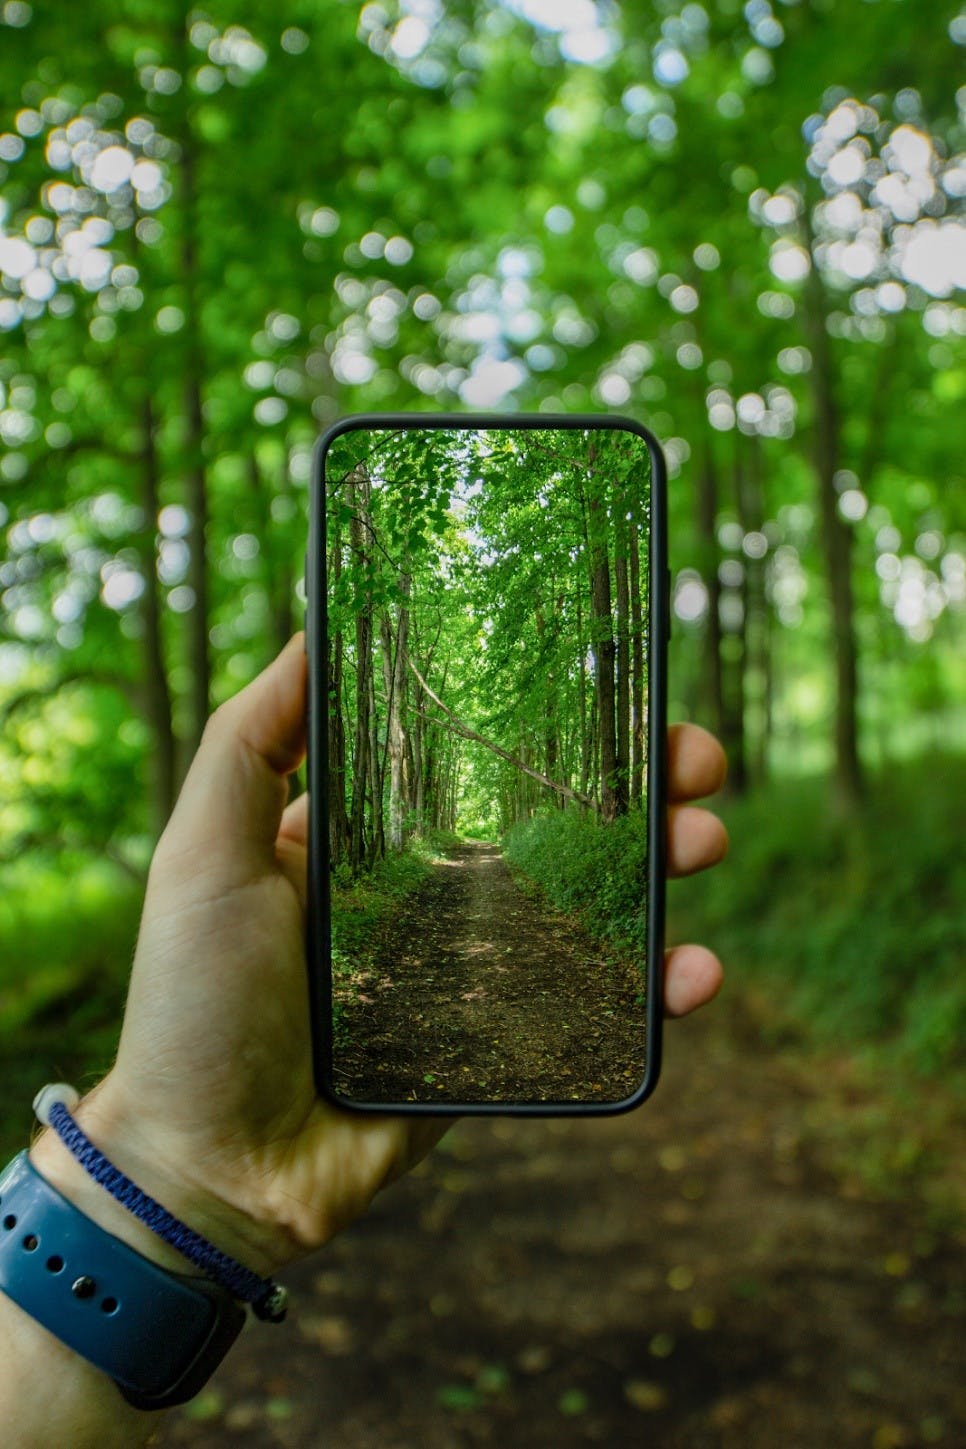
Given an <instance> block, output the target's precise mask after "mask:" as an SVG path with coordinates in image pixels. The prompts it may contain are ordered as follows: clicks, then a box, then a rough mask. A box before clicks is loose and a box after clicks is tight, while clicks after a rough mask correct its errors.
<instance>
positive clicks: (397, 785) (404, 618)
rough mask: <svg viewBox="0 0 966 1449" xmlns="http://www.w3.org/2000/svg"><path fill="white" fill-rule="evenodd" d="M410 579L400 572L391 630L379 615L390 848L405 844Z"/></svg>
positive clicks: (384, 615)
mask: <svg viewBox="0 0 966 1449" xmlns="http://www.w3.org/2000/svg"><path fill="white" fill-rule="evenodd" d="M411 584H412V579H411V575H410V574H408V573H400V575H399V591H400V596H401V597H400V601H399V606H398V610H397V615H396V628H395V632H393V629H392V624H391V622H390V619H389V616H388V614H383V616H382V644H383V671H384V678H385V681H386V695H387V697H388V701H389V703H388V705H387V710H388V713H387V718H386V729H387V732H388V741H389V849H390V850H393V851H396V852H397V853H398V852H399V851H401V850H402V848H403V844H404V834H405V832H404V824H405V816H406V807H407V803H408V789H407V779H406V773H407V772H406V660H407V650H408V647H409V603H408V600H409V591H410V588H411Z"/></svg>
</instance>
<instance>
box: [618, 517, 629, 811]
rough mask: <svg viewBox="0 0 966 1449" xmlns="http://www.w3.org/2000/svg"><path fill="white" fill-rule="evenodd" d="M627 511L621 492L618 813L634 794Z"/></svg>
mask: <svg viewBox="0 0 966 1449" xmlns="http://www.w3.org/2000/svg"><path fill="white" fill-rule="evenodd" d="M626 511H627V510H626V505H625V502H624V499H623V497H622V496H621V495H620V494H618V496H617V497H616V498H615V500H614V584H615V592H616V595H617V600H616V602H617V657H616V663H617V690H616V696H617V699H616V703H617V731H616V733H617V749H616V769H615V772H614V793H615V796H616V801H615V807H616V811H617V814H618V815H626V814H627V804H628V799H629V794H630V790H629V786H630V727H631V631H630V587H629V583H628V577H627V519H626V517H625V514H626Z"/></svg>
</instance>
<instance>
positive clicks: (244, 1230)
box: [30, 1078, 283, 1276]
mask: <svg viewBox="0 0 966 1449" xmlns="http://www.w3.org/2000/svg"><path fill="white" fill-rule="evenodd" d="M73 1116H74V1120H75V1121H76V1123H77V1125H78V1126H79V1127H80V1128H81V1130H82V1131H83V1132H84V1133H85V1134H86V1135H87V1136H88V1137H89V1138H90V1139H91V1141H92V1142H93V1143H94V1145H95V1146H96V1147H97V1148H98V1149H99V1151H100V1152H102V1153H103V1154H104V1156H105V1157H106V1158H107V1159H108V1160H109V1161H110V1163H111V1165H112V1166H113V1167H116V1168H117V1169H118V1170H119V1171H120V1172H122V1173H123V1174H124V1175H125V1176H126V1177H129V1178H130V1179H131V1180H132V1182H134V1183H136V1185H137V1187H138V1188H140V1190H141V1191H142V1192H143V1193H145V1194H147V1195H148V1196H149V1197H151V1198H154V1199H155V1201H156V1202H158V1203H160V1204H161V1206H162V1207H164V1208H166V1209H167V1211H168V1212H169V1213H171V1214H172V1215H173V1216H174V1217H176V1218H178V1219H179V1220H180V1221H181V1222H183V1223H184V1224H186V1225H187V1226H188V1227H190V1228H192V1229H193V1230H194V1232H196V1233H198V1234H200V1235H201V1236H202V1237H203V1238H205V1239H207V1240H208V1241H209V1242H210V1243H213V1244H214V1245H215V1246H216V1247H217V1248H219V1249H220V1250H221V1251H222V1252H223V1253H226V1254H228V1255H229V1256H230V1257H231V1258H234V1259H236V1260H237V1261H238V1262H240V1263H242V1264H243V1265H244V1266H245V1267H247V1268H250V1269H251V1270H252V1271H253V1272H255V1273H257V1274H259V1275H261V1276H267V1275H268V1274H269V1273H271V1272H272V1271H274V1269H275V1268H276V1267H277V1266H278V1264H279V1262H280V1261H283V1259H282V1257H281V1255H279V1254H278V1253H277V1252H276V1253H273V1251H272V1235H271V1234H270V1233H269V1232H268V1231H267V1230H266V1229H264V1228H263V1227H262V1226H261V1225H260V1224H258V1223H257V1222H256V1221H255V1220H254V1219H252V1218H250V1217H249V1216H248V1215H247V1214H245V1213H244V1212H243V1211H241V1210H239V1209H238V1208H236V1207H234V1206H233V1205H232V1204H230V1203H228V1202H225V1201H224V1200H223V1199H222V1198H220V1197H218V1196H217V1195H216V1194H214V1193H213V1192H210V1191H208V1190H207V1189H206V1188H205V1187H204V1186H202V1185H201V1184H200V1183H198V1182H195V1181H194V1180H193V1179H192V1176H191V1174H190V1172H189V1171H187V1170H182V1168H181V1166H180V1165H179V1164H178V1163H177V1159H176V1155H175V1154H174V1153H170V1154H169V1153H167V1152H166V1151H165V1144H164V1143H163V1142H161V1141H159V1140H158V1139H157V1137H156V1135H155V1134H153V1133H152V1132H151V1131H150V1130H146V1129H145V1127H144V1124H143V1123H142V1122H141V1121H139V1120H137V1119H135V1118H134V1117H132V1116H131V1115H130V1114H128V1113H127V1112H125V1111H124V1110H123V1107H122V1105H121V1103H120V1102H119V1101H118V1099H117V1097H116V1095H115V1094H114V1093H113V1092H112V1091H111V1085H110V1079H109V1078H108V1079H105V1081H104V1082H102V1083H101V1084H100V1086H98V1087H97V1088H96V1089H95V1090H94V1091H93V1092H91V1093H90V1094H89V1095H88V1096H87V1097H85V1098H84V1099H83V1100H82V1101H81V1102H80V1103H79V1104H78V1105H77V1107H76V1109H75V1111H74V1113H73ZM30 1158H31V1161H32V1162H33V1163H34V1166H35V1167H36V1168H37V1169H38V1171H39V1172H41V1173H42V1175H43V1176H44V1177H46V1178H47V1180H48V1181H49V1182H50V1183H51V1184H52V1186H54V1187H55V1188H57V1190H58V1191H59V1192H61V1193H62V1194H63V1195H64V1196H65V1197H66V1198H67V1199H68V1200H69V1201H70V1202H72V1203H73V1204H74V1206H75V1207H77V1208H78V1209H79V1210H80V1211H81V1212H83V1213H84V1215H85V1216H86V1217H88V1218H90V1219H91V1220H92V1221H93V1222H95V1223H97V1225H98V1226H99V1227H101V1228H103V1229H104V1230H105V1231H106V1232H109V1233H111V1234H112V1235H113V1236H114V1237H116V1238H119V1239H120V1240H121V1241H122V1242H124V1243H126V1244H127V1245H128V1246H129V1247H131V1248H134V1249H135V1251H136V1252H138V1253H140V1254H141V1255H142V1256H143V1257H145V1258H148V1259H150V1260H151V1261H152V1262H154V1263H157V1264H158V1266H159V1267H162V1268H165V1269H167V1270H168V1271H171V1272H174V1273H189V1274H190V1273H192V1271H193V1270H192V1268H191V1266H190V1264H189V1263H188V1261H187V1260H186V1259H185V1257H184V1256H183V1255H182V1254H181V1253H180V1252H179V1251H178V1250H177V1249H176V1248H175V1247H174V1246H172V1244H170V1243H168V1242H166V1241H165V1240H164V1239H163V1238H162V1237H160V1236H158V1234H157V1233H155V1232H153V1231H152V1230H151V1228H149V1227H148V1226H147V1224H146V1223H145V1222H142V1221H141V1219H140V1218H139V1217H137V1216H135V1214H134V1213H133V1212H131V1211H130V1210H129V1209H128V1208H127V1207H125V1206H124V1205H123V1203H121V1202H118V1201H117V1200H116V1199H115V1198H114V1197H113V1196H112V1195H111V1193H110V1192H108V1191H107V1190H106V1189H105V1188H104V1187H102V1186H101V1184H100V1183H99V1182H97V1181H96V1180H95V1179H94V1178H93V1177H92V1176H90V1174H89V1173H88V1171H87V1169H86V1168H85V1167H84V1166H82V1164H81V1163H80V1162H79V1161H78V1160H77V1158H76V1157H74V1155H73V1154H72V1152H71V1151H70V1150H69V1149H68V1148H67V1146H66V1145H65V1144H64V1143H63V1142H62V1141H61V1140H60V1138H59V1136H58V1135H57V1133H56V1132H54V1131H53V1130H52V1129H51V1128H45V1129H44V1131H43V1132H41V1134H40V1135H39V1136H38V1137H37V1139H36V1141H35V1142H34V1143H33V1145H32V1146H31V1149H30ZM189 1166H190V1164H185V1168H188V1167H189Z"/></svg>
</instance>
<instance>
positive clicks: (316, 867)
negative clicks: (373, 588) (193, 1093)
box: [305, 413, 671, 1117]
mask: <svg viewBox="0 0 966 1449" xmlns="http://www.w3.org/2000/svg"><path fill="white" fill-rule="evenodd" d="M405 427H419V428H427V429H428V428H449V429H453V428H466V429H490V430H494V429H507V428H519V429H524V428H531V429H533V428H557V429H564V428H600V429H605V428H606V429H613V430H617V431H623V432H630V433H636V434H637V435H638V437H641V438H643V439H644V441H645V443H646V444H647V449H648V453H649V454H650V459H651V517H650V530H651V531H650V563H651V566H650V569H649V571H648V659H649V671H650V672H649V677H648V678H649V688H648V710H647V788H648V801H649V802H650V803H649V806H648V880H647V923H648V933H647V963H646V964H647V977H646V987H645V1001H646V1006H645V1058H644V1060H645V1075H644V1079H643V1081H642V1082H641V1085H640V1086H639V1087H638V1089H637V1090H636V1091H635V1092H633V1093H632V1094H631V1096H629V1097H626V1098H624V1099H623V1100H622V1101H619V1102H604V1103H598V1102H586V1103H581V1102H560V1103H557V1102H520V1103H514V1102H492V1103H491V1102H467V1103H463V1104H460V1103H458V1102H441V1103H435V1102H393V1103H387V1102H372V1103H369V1102H358V1101H352V1100H349V1099H347V1098H345V1097H341V1096H340V1095H339V1094H338V1092H336V1090H335V1089H334V1087H333V1085H332V1078H331V1061H332V1045H333V1043H332V973H331V959H330V958H331V941H330V933H329V925H328V922H329V911H330V881H329V850H328V838H329V822H328V790H327V788H326V787H327V741H328V696H327V689H326V679H325V657H326V642H327V632H326V631H327V617H326V606H325V601H326V533H325V481H324V480H325V456H326V453H327V452H328V449H329V446H330V444H331V443H332V441H333V440H334V439H335V438H337V437H339V436H340V434H342V433H347V432H352V431H354V430H357V429H361V428H370V429H375V428H405ZM669 585H670V576H669V573H668V564H667V471H666V466H665V461H664V454H663V452H662V451H661V445H660V443H659V442H658V441H657V439H656V438H655V436H654V434H653V433H651V432H650V431H649V430H648V429H647V428H645V427H644V426H643V424H641V423H638V422H635V421H634V420H633V419H632V418H625V417H620V416H607V415H605V416H598V415H596V414H592V413H566V414H551V413H536V414H533V413H530V414H528V413H515V414H509V415H508V414H505V413H500V414H497V413H359V414H356V415H355V416H353V417H347V418H343V419H342V420H341V421H340V422H338V423H334V424H333V426H332V427H330V428H329V429H327V431H326V432H325V433H324V434H323V435H322V437H321V438H319V440H318V441H317V443H316V445H315V449H314V452H313V457H312V476H311V499H310V513H309V546H308V552H307V555H306V562H305V587H306V610H305V627H306V652H307V655H308V672H309V694H308V699H309V711H308V761H307V774H308V789H309V800H310V802H313V803H311V804H310V807H309V850H308V910H307V919H306V929H307V941H306V958H307V961H308V971H309V1002H310V1012H311V1027H312V1055H313V1064H314V1071H315V1082H316V1086H317V1088H318V1091H319V1093H320V1095H321V1096H323V1097H325V1098H327V1099H328V1100H329V1101H330V1102H332V1103H334V1104H335V1105H336V1106H338V1107H341V1108H344V1109H345V1110H347V1111H352V1112H364V1113H365V1112H368V1113H373V1112H375V1113H386V1112H401V1113H406V1114H428V1115H430V1116H434V1117H443V1116H460V1117H465V1116H517V1117H565V1116H571V1117H572V1116H579V1115H588V1116H614V1115H616V1114H617V1113H619V1112H627V1111H630V1109H631V1108H633V1107H637V1106H639V1105H640V1103H641V1102H643V1101H644V1100H645V1099H646V1098H647V1097H649V1096H650V1095H651V1093H652V1092H653V1091H654V1088H655V1087H656V1086H657V1082H658V1077H659V1075H660V1070H661V1044H662V1020H663V1012H664V990H663V983H664V971H663V963H664V912H665V879H666V857H667V641H668V638H669V637H670V618H671V616H670V586H669ZM314 802H317V803H314Z"/></svg>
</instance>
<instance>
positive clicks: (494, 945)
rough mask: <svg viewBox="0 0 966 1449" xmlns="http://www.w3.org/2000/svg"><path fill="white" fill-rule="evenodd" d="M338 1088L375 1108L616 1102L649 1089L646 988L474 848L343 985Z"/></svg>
mask: <svg viewBox="0 0 966 1449" xmlns="http://www.w3.org/2000/svg"><path fill="white" fill-rule="evenodd" d="M337 1000H338V1002H339V1004H340V1005H341V1007H342V1012H343V1017H342V1032H341V1034H340V1036H339V1038H338V1039H337V1046H336V1052H335V1071H334V1080H335V1082H336V1086H337V1088H338V1090H339V1091H340V1092H342V1093H343V1094H344V1095H345V1096H346V1097H350V1098H354V1099H356V1100H361V1101H375V1102H406V1101H423V1102H427V1101H436V1102H471V1101H480V1100H482V1101H487V1100H489V1101H492V1100H494V1099H496V1100H499V1101H511V1102H512V1101H539V1102H547V1101H563V1102H566V1101H570V1100H573V1099H577V1100H581V1101H584V1100H594V1101H604V1102H606V1101H610V1102H618V1101H621V1100H622V1099H624V1098H626V1097H629V1096H630V1095H631V1094H632V1092H633V1091H634V1090H635V1088H636V1087H637V1086H638V1085H639V1084H640V1082H641V1079H642V1076H643V1062H644V1007H643V999H642V980H641V976H640V974H639V971H638V968H637V967H636V966H635V965H634V963H633V962H631V961H630V960H627V959H621V958H619V957H617V956H615V955H614V953H613V952H607V951H605V950H603V949H602V948H601V946H600V944H599V943H597V942H595V941H593V940H592V939H591V938H590V937H589V936H588V935H587V934H586V933H585V932H584V931H582V930H581V929H580V927H579V926H578V925H577V923H576V922H575V921H574V919H573V917H571V916H568V915H566V914H564V913H563V912H561V911H556V910H554V909H553V908H552V907H550V906H549V905H547V904H546V902H545V901H544V900H543V899H542V898H541V897H540V896H539V895H538V894H537V893H536V892H535V891H532V890H530V891H528V890H525V889H523V888H521V885H520V884H518V882H517V881H516V880H515V879H514V877H513V876H512V875H511V873H510V870H509V869H508V867H507V864H506V862H505V860H504V859H503V856H502V854H501V852H500V850H499V847H498V846H495V845H482V844H475V843H469V842H467V843H465V844H462V845H460V846H457V847H455V848H453V849H452V850H451V851H449V852H448V854H447V858H446V859H444V860H441V861H439V862H438V863H437V864H436V865H435V866H434V867H433V868H432V871H431V874H430V876H429V878H428V879H427V881H426V882H425V884H424V885H422V886H421V887H420V888H419V889H418V890H417V891H415V892H414V893H413V894H412V895H411V896H409V897H408V898H407V899H406V901H405V902H404V903H403V905H402V907H401V909H400V910H399V912H398V914H397V916H396V917H395V919H394V920H393V921H392V922H391V923H390V924H389V925H388V927H387V928H386V930H385V932H384V934H383V936H382V937H381V938H380V940H379V942H378V945H377V948H376V950H375V954H374V956H373V959H372V960H371V961H370V962H368V963H367V964H366V966H365V968H364V969H362V970H360V971H357V972H356V973H354V975H353V976H352V978H351V979H349V980H344V981H343V982H342V983H341V990H340V991H339V993H338V995H337Z"/></svg>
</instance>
